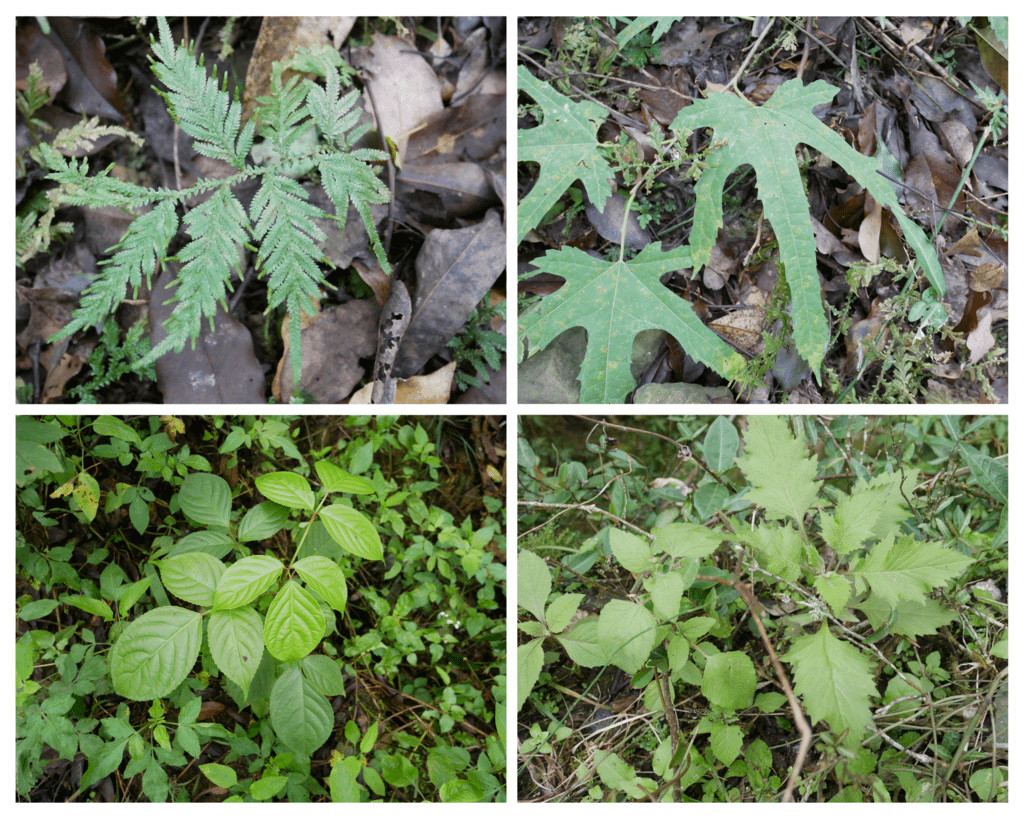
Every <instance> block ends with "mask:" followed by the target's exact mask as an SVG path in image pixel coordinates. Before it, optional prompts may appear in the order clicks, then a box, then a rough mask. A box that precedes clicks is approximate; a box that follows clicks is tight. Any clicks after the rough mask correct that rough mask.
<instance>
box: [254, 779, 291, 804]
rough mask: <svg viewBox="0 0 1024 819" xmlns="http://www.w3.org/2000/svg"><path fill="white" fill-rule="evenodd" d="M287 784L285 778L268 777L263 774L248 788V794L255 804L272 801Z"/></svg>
mask: <svg viewBox="0 0 1024 819" xmlns="http://www.w3.org/2000/svg"><path fill="white" fill-rule="evenodd" d="M287 784H288V777H287V776H268V775H266V774H264V775H263V776H262V777H260V778H259V779H257V780H256V781H255V782H253V783H252V785H250V786H249V794H250V795H251V796H252V798H253V799H255V800H256V801H257V802H266V801H267V800H268V799H273V798H274V797H275V796H276V795H277V794H278V793H279V792H280V790H281V788H283V787H284V786H285V785H287Z"/></svg>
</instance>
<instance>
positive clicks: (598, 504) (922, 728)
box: [517, 416, 1009, 803]
mask: <svg viewBox="0 0 1024 819" xmlns="http://www.w3.org/2000/svg"><path fill="white" fill-rule="evenodd" d="M520 423H521V429H520V437H519V443H518V449H519V464H520V466H519V475H518V483H519V501H518V509H517V514H518V522H519V533H520V534H519V543H518V547H519V552H518V564H517V566H518V568H517V577H518V596H517V602H518V606H519V641H518V642H519V644H518V647H517V679H518V692H519V693H518V701H517V712H518V731H519V742H520V746H519V758H518V759H519V761H518V766H517V778H518V786H519V795H520V798H523V799H527V800H530V801H615V802H620V801H657V802H680V801H697V802H770V801H802V802H898V801H904V802H958V803H959V802H976V801H980V802H989V801H1007V799H1008V788H1009V783H1008V763H1009V760H1008V756H1009V750H1008V748H1009V746H1008V725H1009V723H1008V695H1009V678H1008V673H1009V669H1008V662H1007V661H1008V645H1009V643H1008V632H1007V627H1008V617H1007V613H1008V608H1007V600H1006V593H1007V587H1008V574H1007V572H1008V543H1007V531H1008V527H1007V523H1008V510H1007V500H1008V494H1007V491H1008V482H1007V477H1008V469H1007V462H1008V458H1009V452H1008V445H1007V431H1008V430H1007V420H1006V418H1005V417H996V418H992V417H981V418H977V417H956V416H942V417H939V418H936V417H927V416H920V417H918V416H914V417H898V416H888V417H884V418H882V417H879V418H866V417H862V416H840V417H827V418H814V417H810V416H803V417H795V418H792V419H787V418H785V417H777V416H758V417H746V418H744V417H740V418H737V419H732V420H730V419H728V418H725V417H707V416H682V417H680V416H669V417H660V418H651V417H646V418H638V417H630V416H610V417H607V418H604V417H602V418H598V419H591V418H588V417H583V416H579V417H574V416H567V417H562V418H552V417H533V416H524V417H523V418H522V419H521V422H520Z"/></svg>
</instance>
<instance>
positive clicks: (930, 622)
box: [852, 595, 956, 637]
mask: <svg viewBox="0 0 1024 819" xmlns="http://www.w3.org/2000/svg"><path fill="white" fill-rule="evenodd" d="M852 607H853V608H856V609H860V610H861V611H862V612H864V614H865V615H866V616H867V618H868V622H869V623H871V627H872V628H873V629H874V630H875V631H878V630H879V629H881V628H882V627H883V626H885V625H886V624H887V623H888V622H889V619H890V617H891V615H892V606H890V605H889V604H888V603H887V602H885V600H883V599H882V598H881V597H878V596H876V595H871V596H870V597H868V598H867V600H863V601H860V602H858V603H853V604H852ZM955 619H956V614H954V613H953V612H952V611H950V610H949V609H947V608H946V607H945V606H943V605H942V604H941V603H939V602H938V601H937V600H932V599H931V598H928V597H926V598H925V599H924V601H923V602H915V601H912V600H901V601H900V603H899V605H897V606H896V620H895V622H894V623H893V624H892V626H890V627H889V631H890V632H891V633H893V634H902V635H903V636H905V637H921V636H923V635H926V634H937V633H938V630H939V629H940V628H942V627H943V626H948V625H949V624H950V623H952V622H953V621H954V620H955Z"/></svg>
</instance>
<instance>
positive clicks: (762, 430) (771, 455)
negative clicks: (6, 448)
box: [736, 415, 818, 522]
mask: <svg viewBox="0 0 1024 819" xmlns="http://www.w3.org/2000/svg"><path fill="white" fill-rule="evenodd" d="M736 463H737V465H738V466H739V467H740V469H742V470H743V474H744V476H746V479H747V483H749V484H750V485H751V489H750V491H749V492H747V498H748V499H749V500H750V502H751V503H756V504H757V505H758V506H761V507H763V508H764V510H765V514H766V516H767V517H768V518H769V519H773V520H777V519H779V518H785V517H789V518H792V519H793V520H795V521H798V522H799V521H802V520H803V517H804V513H805V512H807V510H808V509H809V508H810V507H811V504H812V503H813V502H814V499H815V498H816V497H817V496H818V485H817V484H816V483H815V482H814V478H815V476H816V475H817V472H818V464H817V461H815V460H814V458H811V457H808V455H807V446H806V445H805V444H804V442H803V441H800V440H797V439H796V438H794V437H793V434H792V433H791V432H790V431H789V426H788V425H787V424H786V422H785V420H783V419H782V418H781V417H779V416H775V415H759V416H757V417H756V418H755V419H754V420H753V421H752V422H751V424H750V426H749V428H748V429H747V435H746V453H745V454H744V455H742V456H740V457H739V458H737V459H736Z"/></svg>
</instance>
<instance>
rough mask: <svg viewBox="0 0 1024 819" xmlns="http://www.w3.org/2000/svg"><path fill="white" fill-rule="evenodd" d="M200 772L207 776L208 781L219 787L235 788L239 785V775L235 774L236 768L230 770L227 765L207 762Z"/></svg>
mask: <svg viewBox="0 0 1024 819" xmlns="http://www.w3.org/2000/svg"><path fill="white" fill-rule="evenodd" d="M199 770H201V771H202V772H203V774H205V776H206V778H207V779H209V780H210V781H211V782H212V783H213V784H214V785H217V786H218V787H221V788H233V787H234V786H235V785H237V784H238V774H236V773H235V769H234V768H230V767H228V766H227V765H218V764H217V763H216V762H207V763H206V764H205V765H200V766H199Z"/></svg>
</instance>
